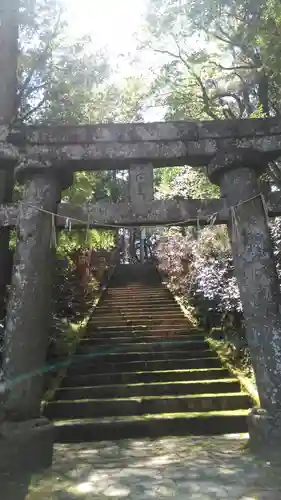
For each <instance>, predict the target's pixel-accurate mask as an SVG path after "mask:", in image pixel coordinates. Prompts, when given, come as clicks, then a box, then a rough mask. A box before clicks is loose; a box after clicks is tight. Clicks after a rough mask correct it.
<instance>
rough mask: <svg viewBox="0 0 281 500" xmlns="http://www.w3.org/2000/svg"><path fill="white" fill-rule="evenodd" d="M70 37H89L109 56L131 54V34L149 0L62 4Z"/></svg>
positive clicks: (84, 0) (80, 0)
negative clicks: (103, 47)
mask: <svg viewBox="0 0 281 500" xmlns="http://www.w3.org/2000/svg"><path fill="white" fill-rule="evenodd" d="M64 1H65V4H66V9H67V12H68V20H69V23H70V29H71V35H72V36H74V37H76V36H81V35H84V34H87V33H88V34H90V35H91V36H92V37H93V38H94V40H95V41H96V43H97V46H107V47H108V49H109V51H110V52H111V54H113V55H115V54H118V53H121V52H126V53H127V52H129V51H131V50H134V48H135V42H134V37H133V35H134V32H136V31H137V30H138V28H139V27H140V25H141V23H142V19H143V15H144V14H145V11H146V7H147V4H148V0H78V1H77V0H64Z"/></svg>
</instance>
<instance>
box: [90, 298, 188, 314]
mask: <svg viewBox="0 0 281 500" xmlns="http://www.w3.org/2000/svg"><path fill="white" fill-rule="evenodd" d="M108 310H109V305H108V304H106V302H103V301H101V302H99V304H98V306H97V308H96V311H101V312H102V313H105V312H108ZM119 310H120V305H118V307H117V306H116V305H115V304H112V303H111V304H110V311H119ZM121 310H124V311H128V312H132V313H134V314H135V313H138V312H139V311H142V312H149V311H155V310H156V311H172V312H174V311H176V312H178V311H179V312H181V313H182V310H181V307H180V305H179V304H178V303H177V302H171V303H170V304H168V305H166V304H164V305H163V304H162V301H161V302H158V303H157V304H151V303H150V302H149V303H147V304H145V305H140V304H138V303H136V302H135V301H134V302H132V303H131V304H128V301H127V303H125V304H124V305H123V306H122V308H121Z"/></svg>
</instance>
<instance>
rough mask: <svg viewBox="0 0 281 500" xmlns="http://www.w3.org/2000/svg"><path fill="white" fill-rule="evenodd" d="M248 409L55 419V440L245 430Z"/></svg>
mask: <svg viewBox="0 0 281 500" xmlns="http://www.w3.org/2000/svg"><path fill="white" fill-rule="evenodd" d="M248 413H249V412H248V410H238V411H235V412H234V411H225V412H209V413H208V412H206V413H185V414H174V415H173V414H165V413H164V414H162V415H161V416H159V415H145V416H143V417H135V418H134V417H125V418H120V417H119V418H116V417H114V418H113V419H104V418H103V419H89V420H78V421H77V420H76V421H75V420H66V421H59V422H55V428H56V438H55V439H56V442H59V443H80V442H87V441H88V442H90V441H104V440H109V441H117V440H120V439H133V438H135V439H137V438H146V437H147V438H159V437H164V436H188V435H189V436H190V435H193V436H204V435H205V436H206V435H208V436H212V435H221V434H236V433H244V432H247V415H248Z"/></svg>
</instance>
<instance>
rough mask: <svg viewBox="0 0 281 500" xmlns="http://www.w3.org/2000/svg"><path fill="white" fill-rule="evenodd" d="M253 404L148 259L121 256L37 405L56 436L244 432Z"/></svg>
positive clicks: (80, 438)
mask: <svg viewBox="0 0 281 500" xmlns="http://www.w3.org/2000/svg"><path fill="white" fill-rule="evenodd" d="M251 406H252V400H251V398H250V396H249V395H248V394H246V393H243V392H242V391H241V387H240V383H239V381H238V379H236V378H234V377H233V375H231V374H230V372H229V371H228V370H227V369H225V368H224V367H223V366H222V364H221V361H220V359H219V357H218V356H217V355H216V353H215V352H214V351H212V350H211V349H210V347H209V345H208V343H207V341H206V339H205V335H204V332H201V331H199V330H197V331H196V329H194V328H191V325H190V322H189V320H188V319H187V318H186V317H185V316H184V313H183V312H182V310H181V308H180V306H179V305H178V304H177V302H176V301H175V299H174V297H173V296H172V294H171V293H170V292H169V290H168V289H167V288H166V287H165V286H164V285H163V284H162V283H161V280H160V277H159V275H158V273H157V270H156V269H155V267H153V266H152V265H148V264H147V265H143V266H141V265H138V264H136V265H120V266H118V267H117V268H116V271H115V273H114V275H113V276H112V278H111V280H110V286H109V288H108V289H107V290H106V291H105V293H104V295H103V297H102V299H101V301H100V302H99V304H98V306H97V308H96V309H95V312H94V314H93V316H92V318H91V319H90V321H89V324H88V328H87V333H86V337H85V338H83V339H82V340H81V342H80V344H79V346H78V349H77V352H76V354H75V355H74V356H73V358H72V360H71V364H70V366H69V368H68V371H67V375H66V378H65V379H64V380H63V382H62V385H61V387H60V388H59V389H58V390H57V391H56V393H55V396H54V399H53V400H52V401H50V402H49V403H47V405H46V406H45V410H44V413H45V415H46V416H47V417H48V418H49V419H51V420H52V421H54V423H55V425H56V430H57V441H58V442H62V443H68V442H83V441H101V440H116V439H123V438H138V437H160V436H171V435H216V434H225V433H240V432H247V422H246V417H247V414H248V410H249V408H250V407H251Z"/></svg>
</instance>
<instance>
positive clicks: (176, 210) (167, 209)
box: [0, 192, 281, 228]
mask: <svg viewBox="0 0 281 500" xmlns="http://www.w3.org/2000/svg"><path fill="white" fill-rule="evenodd" d="M266 206H267V209H268V215H269V216H270V217H271V216H272V217H273V216H277V215H281V200H280V193H279V192H275V193H271V194H270V195H269V198H268V200H267V201H266ZM18 213H19V209H18V205H16V204H9V205H6V206H2V207H1V206H0V226H1V225H6V226H15V225H16V222H17V217H18ZM58 214H59V215H58V216H57V220H56V224H57V226H58V227H60V228H64V227H65V226H66V219H67V218H68V217H69V218H71V217H72V218H74V219H76V220H72V222H71V225H72V227H79V226H81V224H82V222H83V224H87V223H88V217H89V224H90V225H92V227H93V226H94V225H99V224H100V225H101V226H102V225H103V224H110V225H117V226H118V225H120V226H122V227H124V226H133V225H134V224H136V223H137V224H139V225H141V226H153V225H165V224H174V223H181V224H183V225H186V226H188V225H190V226H192V225H197V224H198V222H199V223H200V224H209V223H210V222H212V224H213V223H214V224H226V223H227V221H228V207H227V204H226V201H225V199H223V198H221V199H218V200H212V199H209V200H184V199H183V200H182V199H180V200H153V201H151V202H150V203H148V202H146V203H145V204H141V205H138V206H136V205H134V206H132V204H131V203H126V202H122V203H118V204H117V203H109V202H98V203H96V204H93V205H87V206H86V205H85V206H78V205H71V204H69V203H61V204H60V205H59V209H58Z"/></svg>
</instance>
